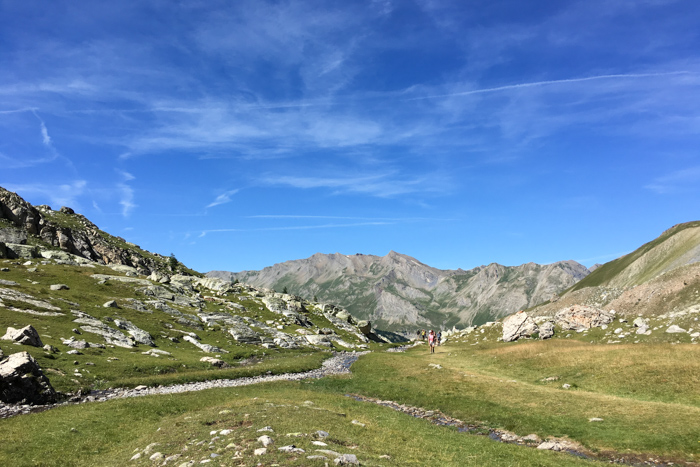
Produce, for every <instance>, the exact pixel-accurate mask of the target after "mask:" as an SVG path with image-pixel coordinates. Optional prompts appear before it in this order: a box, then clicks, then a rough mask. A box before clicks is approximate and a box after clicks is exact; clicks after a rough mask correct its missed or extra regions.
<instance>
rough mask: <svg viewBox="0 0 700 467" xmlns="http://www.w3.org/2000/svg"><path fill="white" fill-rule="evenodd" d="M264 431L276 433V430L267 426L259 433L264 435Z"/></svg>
mask: <svg viewBox="0 0 700 467" xmlns="http://www.w3.org/2000/svg"><path fill="white" fill-rule="evenodd" d="M264 431H269V432H274V431H275V430H273V429H272V427H271V426H265V427H262V428H260V429H259V430H258V433H262V432H264Z"/></svg>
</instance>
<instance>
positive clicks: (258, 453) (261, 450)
mask: <svg viewBox="0 0 700 467" xmlns="http://www.w3.org/2000/svg"><path fill="white" fill-rule="evenodd" d="M266 452H267V448H258V449H256V450H255V451H253V455H255V456H262V455H263V454H265V453H266Z"/></svg>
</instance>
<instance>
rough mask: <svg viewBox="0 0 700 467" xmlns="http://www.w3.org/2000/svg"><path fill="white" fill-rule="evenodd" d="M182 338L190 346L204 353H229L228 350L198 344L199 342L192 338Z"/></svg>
mask: <svg viewBox="0 0 700 467" xmlns="http://www.w3.org/2000/svg"><path fill="white" fill-rule="evenodd" d="M182 338H183V339H184V340H186V341H187V342H189V343H190V344H192V345H194V346H196V347H199V348H200V349H201V350H203V351H204V352H207V353H229V351H228V350H224V349H221V348H219V347H215V346H213V345H209V344H204V343H202V342H199V341H197V339H195V338H194V337H192V336H183V337H182Z"/></svg>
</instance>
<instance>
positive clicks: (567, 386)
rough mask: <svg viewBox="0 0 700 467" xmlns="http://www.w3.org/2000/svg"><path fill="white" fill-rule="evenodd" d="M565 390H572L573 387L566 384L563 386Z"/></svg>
mask: <svg viewBox="0 0 700 467" xmlns="http://www.w3.org/2000/svg"><path fill="white" fill-rule="evenodd" d="M561 387H563V388H564V389H571V385H570V384H569V383H564V384H562V386H561Z"/></svg>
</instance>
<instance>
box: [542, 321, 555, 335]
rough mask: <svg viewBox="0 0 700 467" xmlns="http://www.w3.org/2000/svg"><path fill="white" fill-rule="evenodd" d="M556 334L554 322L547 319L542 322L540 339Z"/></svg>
mask: <svg viewBox="0 0 700 467" xmlns="http://www.w3.org/2000/svg"><path fill="white" fill-rule="evenodd" d="M553 335H554V323H552V322H551V321H545V322H544V323H542V324H540V339H549V338H550V337H552V336H553Z"/></svg>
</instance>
